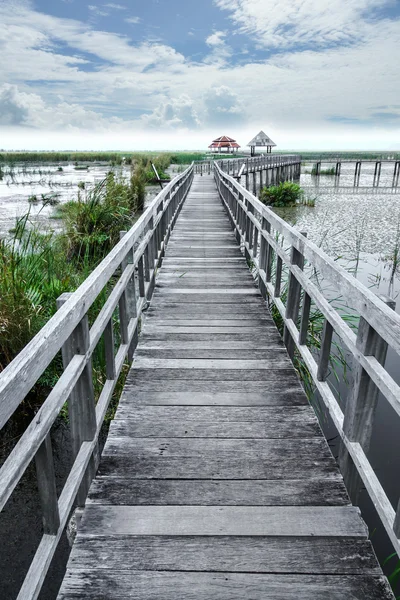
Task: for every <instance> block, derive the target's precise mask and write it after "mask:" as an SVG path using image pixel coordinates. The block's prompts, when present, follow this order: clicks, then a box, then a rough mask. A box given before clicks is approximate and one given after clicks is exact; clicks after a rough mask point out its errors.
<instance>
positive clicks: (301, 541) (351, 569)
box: [70, 535, 381, 600]
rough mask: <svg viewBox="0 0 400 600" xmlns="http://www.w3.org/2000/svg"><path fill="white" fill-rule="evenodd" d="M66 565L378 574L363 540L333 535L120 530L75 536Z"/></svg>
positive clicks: (82, 567)
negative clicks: (176, 533)
mask: <svg viewBox="0 0 400 600" xmlns="http://www.w3.org/2000/svg"><path fill="white" fill-rule="evenodd" d="M70 565H71V566H74V567H77V568H79V569H88V570H89V569H95V570H100V569H107V570H110V571H111V570H114V569H116V570H119V569H120V568H121V565H123V566H124V568H125V569H137V570H158V569H159V570H165V571H209V572H215V571H230V572H239V573H240V572H244V573H246V572H248V573H297V574H299V573H306V574H310V573H314V574H324V573H326V574H333V573H340V574H346V573H348V574H352V575H356V574H369V575H372V574H376V575H381V570H380V568H379V566H378V563H377V562H376V558H375V554H374V552H373V550H372V546H371V543H370V542H369V541H368V540H362V539H360V538H358V539H357V538H356V539H350V538H336V537H330V538H323V537H316V538H307V537H304V538H296V537H293V536H290V537H287V538H285V537H263V536H253V537H246V536H240V537H234V536H232V537H230V536H210V537H208V536H198V537H191V536H181V537H179V536H171V537H169V536H163V537H157V536H137V537H134V536H123V535H121V536H115V537H114V536H110V537H109V538H108V539H107V544H105V543H104V538H103V537H91V538H89V537H86V536H85V537H83V536H78V538H77V540H76V542H75V545H74V548H73V550H72V554H71V561H70ZM285 591H286V590H285ZM319 600H320V599H319ZM341 600H344V598H343V596H342V598H341ZM346 600H347V599H346ZM375 600H378V599H377V598H376V599H375ZM379 600H380V599H379Z"/></svg>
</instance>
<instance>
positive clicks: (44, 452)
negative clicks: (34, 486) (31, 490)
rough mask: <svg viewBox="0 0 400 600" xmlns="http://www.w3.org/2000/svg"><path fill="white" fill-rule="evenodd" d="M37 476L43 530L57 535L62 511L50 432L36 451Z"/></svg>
mask: <svg viewBox="0 0 400 600" xmlns="http://www.w3.org/2000/svg"><path fill="white" fill-rule="evenodd" d="M35 464H36V477H37V483H38V489H39V496H40V502H41V505H42V520H43V532H44V533H47V534H49V535H56V534H57V532H58V529H59V527H60V513H59V510H58V498H57V490H56V476H55V473H54V461H53V451H52V448H51V437H50V433H48V434H47V435H46V437H45V439H44V441H43V442H42V444H41V445H40V447H39V450H38V451H37V452H36V456H35Z"/></svg>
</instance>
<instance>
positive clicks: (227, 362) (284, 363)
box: [133, 356, 290, 371]
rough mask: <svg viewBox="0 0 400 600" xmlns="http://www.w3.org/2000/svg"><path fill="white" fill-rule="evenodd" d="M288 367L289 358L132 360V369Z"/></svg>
mask: <svg viewBox="0 0 400 600" xmlns="http://www.w3.org/2000/svg"><path fill="white" fill-rule="evenodd" d="M289 367H290V363H289V360H288V359H287V358H286V357H285V358H283V359H275V360H274V361H271V362H269V361H267V360H262V359H253V360H252V359H250V358H249V359H247V358H246V359H244V360H240V359H228V358H221V359H218V358H215V359H214V358H144V357H140V356H138V357H137V358H135V360H134V361H133V368H134V369H150V370H154V369H179V370H183V369H190V370H191V371H194V370H196V371H197V370H198V369H213V370H224V371H226V370H232V369H233V370H235V371H237V370H238V369H246V370H250V371H260V370H263V371H271V370H272V369H273V370H275V369H288V368H289Z"/></svg>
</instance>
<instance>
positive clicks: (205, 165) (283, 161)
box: [194, 154, 301, 177]
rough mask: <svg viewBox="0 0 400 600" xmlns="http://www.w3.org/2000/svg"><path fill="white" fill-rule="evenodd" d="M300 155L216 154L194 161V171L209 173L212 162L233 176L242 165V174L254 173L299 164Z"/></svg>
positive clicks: (236, 174) (212, 165)
mask: <svg viewBox="0 0 400 600" xmlns="http://www.w3.org/2000/svg"><path fill="white" fill-rule="evenodd" d="M300 163H301V157H300V155H299V154H262V155H259V156H253V157H250V156H249V157H247V156H246V157H243V158H235V157H225V156H216V157H215V158H210V159H209V160H201V161H196V162H195V164H194V168H195V173H201V174H202V173H207V172H208V174H210V172H211V170H212V169H213V168H214V164H217V165H218V166H219V167H220V168H221V169H222V170H223V171H225V172H226V173H228V174H233V175H234V176H235V177H237V176H238V174H239V172H240V170H241V168H242V166H243V165H244V166H245V169H244V171H242V174H247V173H254V172H256V171H258V170H261V169H273V168H278V167H284V166H289V165H300Z"/></svg>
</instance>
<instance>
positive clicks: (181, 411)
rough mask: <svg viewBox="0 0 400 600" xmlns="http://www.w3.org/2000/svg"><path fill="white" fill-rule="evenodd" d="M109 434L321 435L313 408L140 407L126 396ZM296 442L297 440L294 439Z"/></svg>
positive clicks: (175, 435)
mask: <svg viewBox="0 0 400 600" xmlns="http://www.w3.org/2000/svg"><path fill="white" fill-rule="evenodd" d="M110 435H114V436H117V437H188V438H198V437H201V438H202V437H204V438H220V437H221V438H249V439H256V438H261V439H265V438H269V439H273V438H290V439H296V438H299V437H303V438H310V437H314V436H319V437H320V436H321V435H322V434H321V430H320V428H319V425H318V421H317V418H316V416H315V414H314V412H313V410H312V409H311V407H308V406H307V407H293V408H290V409H288V408H287V407H285V408H284V409H278V408H276V407H274V408H273V409H271V408H265V407H253V408H251V407H204V406H202V407H193V406H190V407H187V406H169V407H167V406H161V407H160V406H152V407H139V406H134V405H132V402H131V401H129V398H128V399H125V400H124V402H122V403H121V405H120V407H119V410H118V415H117V418H116V419H115V420H114V421H113V422H112V423H111V428H110ZM294 443H295V442H294Z"/></svg>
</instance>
